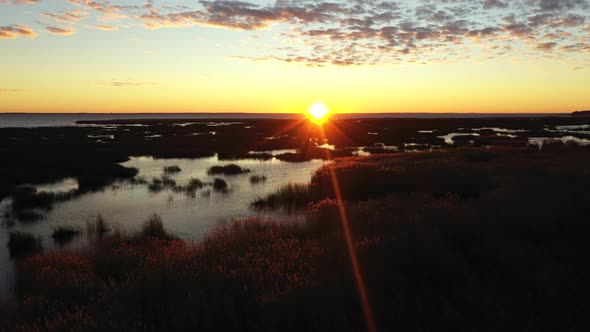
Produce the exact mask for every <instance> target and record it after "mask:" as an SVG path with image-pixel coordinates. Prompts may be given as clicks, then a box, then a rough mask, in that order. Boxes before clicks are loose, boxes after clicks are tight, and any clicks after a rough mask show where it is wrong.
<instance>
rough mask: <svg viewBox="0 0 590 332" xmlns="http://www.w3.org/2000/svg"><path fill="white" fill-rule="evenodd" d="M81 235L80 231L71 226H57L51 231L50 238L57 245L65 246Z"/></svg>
mask: <svg viewBox="0 0 590 332" xmlns="http://www.w3.org/2000/svg"><path fill="white" fill-rule="evenodd" d="M80 233H81V231H80V229H78V228H75V227H71V226H59V227H56V228H55V229H54V230H53V234H51V237H52V238H53V240H54V241H55V242H56V243H58V244H59V245H65V244H68V243H69V242H71V241H72V240H73V239H74V238H75V237H76V236H79V235H80Z"/></svg>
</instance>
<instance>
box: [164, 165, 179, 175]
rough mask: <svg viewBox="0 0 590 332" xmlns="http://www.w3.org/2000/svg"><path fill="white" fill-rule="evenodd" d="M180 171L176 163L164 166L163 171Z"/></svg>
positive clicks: (169, 172) (172, 172) (171, 172)
mask: <svg viewBox="0 0 590 332" xmlns="http://www.w3.org/2000/svg"><path fill="white" fill-rule="evenodd" d="M181 171H182V169H181V168H180V167H179V166H178V165H172V166H166V167H164V173H168V174H174V173H180V172H181Z"/></svg>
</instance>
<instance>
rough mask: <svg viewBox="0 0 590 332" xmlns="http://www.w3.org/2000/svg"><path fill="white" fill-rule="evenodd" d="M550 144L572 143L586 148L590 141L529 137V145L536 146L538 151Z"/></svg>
mask: <svg viewBox="0 0 590 332" xmlns="http://www.w3.org/2000/svg"><path fill="white" fill-rule="evenodd" d="M551 142H562V143H563V144H567V143H569V142H574V143H576V144H579V145H582V146H587V145H590V139H585V138H579V137H574V136H564V137H529V144H530V145H536V146H537V147H539V150H540V149H542V148H543V145H544V144H545V143H551Z"/></svg>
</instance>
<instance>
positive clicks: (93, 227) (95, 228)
mask: <svg viewBox="0 0 590 332" xmlns="http://www.w3.org/2000/svg"><path fill="white" fill-rule="evenodd" d="M110 231H111V227H110V226H109V224H108V223H107V222H106V220H104V218H103V216H102V215H101V214H98V215H96V219H95V220H94V222H89V223H88V224H86V232H87V233H88V234H89V235H96V236H98V237H102V236H103V234H104V233H108V232H110Z"/></svg>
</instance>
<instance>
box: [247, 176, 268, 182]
mask: <svg viewBox="0 0 590 332" xmlns="http://www.w3.org/2000/svg"><path fill="white" fill-rule="evenodd" d="M266 180H267V178H266V176H264V175H252V176H251V177H250V183H252V184H257V183H261V182H266Z"/></svg>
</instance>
